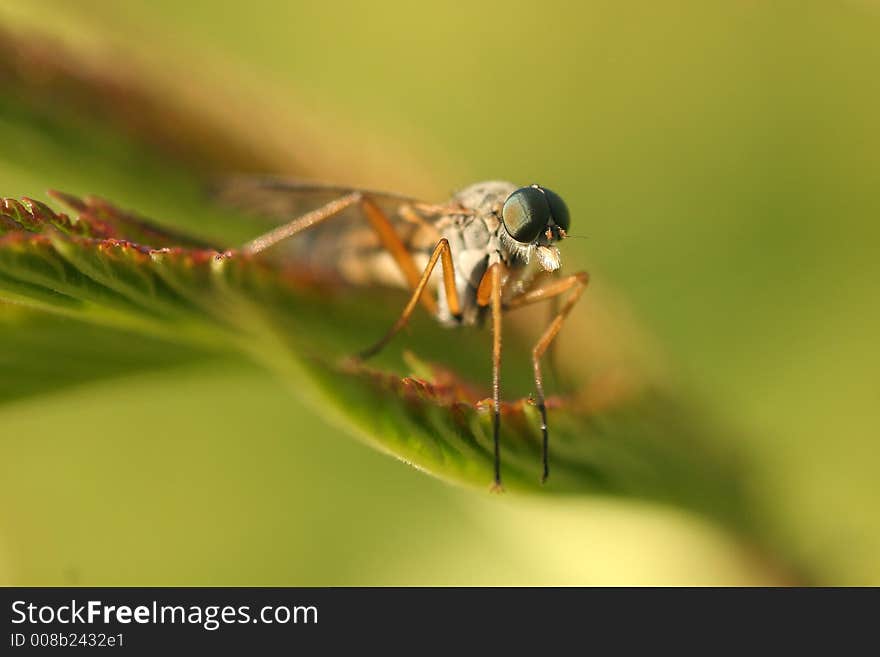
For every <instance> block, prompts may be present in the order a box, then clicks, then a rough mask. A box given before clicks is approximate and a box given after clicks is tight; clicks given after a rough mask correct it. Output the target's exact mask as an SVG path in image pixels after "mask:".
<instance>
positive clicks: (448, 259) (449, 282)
mask: <svg viewBox="0 0 880 657" xmlns="http://www.w3.org/2000/svg"><path fill="white" fill-rule="evenodd" d="M438 260H440V261H441V263H442V265H443V286H444V288H445V290H446V299H447V302H448V304H449V312H450V313H452V315H453V316H455V317H457V316H459V315H460V314H461V305H460V304H459V301H458V291H457V290H456V289H455V266H454V265H453V264H452V253H451V250H450V248H449V242H448V241H447V240H446V238H445V237H444V238H441V239H440V241H439V242H437V246H436V247H434V251H433V253H431V257H430V259H429V260H428V264H427V266H426V267H425V270H424V271H423V272H422V275H421V277H420V278H419V280H418V281H417V282H416V285H415V289H414V290H413V293H412V296H410V298H409V301H408V302H407V304H406V307H404V309H403V312H402V313H400V317H398V318H397V321H396V322H394V325H393V326H392V327H391V328H390V329H389V330H388V332H387V333H386V334H385V335H383V336H382V338H381V339H380V340H379V341H378V342H376V343H375V344H373V345H371V346H369V347H367V348H366V349H364V350H363V351H361V352H360V353H359V354H358V355H357V357H356V359H357V360H365V359H367V358H369V357H370V356H374V355H376V354H377V353H379V351H381V350H382V347H384V346H385V345H386V344H388V342H389V341H390V340H391V338H393V337H394V336H395V335H397V333H398V332H399V331H400V329H402V328H403V327H404V326H406V323H407V322H408V321H409V318H410V316H411V315H412V314H413V311H414V310H415V308H416V304H417V303H418V302H419V299H426V298H428V297H425V296H424V295H423V293H424V291H425V287H426V286H427V285H428V280H429V279H430V278H431V273H432V272H433V271H434V267H435V266H436V265H437V261H438ZM431 301H432V302H433V301H434V300H433V299H431Z"/></svg>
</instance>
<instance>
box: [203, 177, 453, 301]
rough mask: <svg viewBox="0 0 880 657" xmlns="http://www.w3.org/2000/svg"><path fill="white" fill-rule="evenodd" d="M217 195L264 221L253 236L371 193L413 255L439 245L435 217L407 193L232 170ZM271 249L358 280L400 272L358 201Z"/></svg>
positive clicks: (392, 277)
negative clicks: (335, 202) (357, 194)
mask: <svg viewBox="0 0 880 657" xmlns="http://www.w3.org/2000/svg"><path fill="white" fill-rule="evenodd" d="M212 191H213V196H214V197H215V198H216V199H217V200H218V201H219V202H221V203H223V204H225V205H228V206H230V207H234V208H236V209H237V210H239V211H241V212H242V213H244V214H247V215H250V216H253V217H255V218H257V219H261V221H258V222H255V226H254V228H255V231H254V237H257V236H258V235H259V234H260V233H262V232H265V231H267V230H270V229H271V227H272V226H273V225H278V224H280V223H283V222H287V221H291V220H293V219H296V218H297V217H300V216H302V215H303V214H305V213H307V212H310V211H312V210H315V209H317V208H319V207H321V206H323V205H325V204H327V203H329V202H330V201H333V200H334V199H338V198H341V197H343V196H345V195H347V194H350V193H352V192H361V193H363V194H365V195H367V196H369V197H370V199H371V200H372V201H374V202H375V203H376V204H378V205H379V207H380V208H381V209H382V210H383V211H384V212H385V214H386V215H387V217H388V219H389V220H390V221H391V223H392V225H393V226H394V229H395V231H396V232H397V234H398V235H399V236H400V238H401V239H402V240H403V243H404V244H405V245H406V246H407V248H408V249H409V250H410V251H411V252H413V254H414V255H418V256H422V255H423V254H424V253H426V252H430V250H431V249H432V248H433V247H434V246H435V244H436V239H437V230H436V228H435V227H434V226H433V224H432V220H431V219H426V218H425V217H424V216H422V215H419V213H418V212H417V211H416V210H415V209H416V208H417V207H418V206H420V205H424V204H423V203H422V202H421V201H419V200H418V199H415V198H413V197H411V196H406V195H403V194H396V193H392V192H382V191H376V190H368V189H359V188H355V187H345V186H340V185H334V184H328V183H321V182H316V181H311V180H298V179H292V178H277V177H270V176H232V177H227V178H223V179H221V180H219V181H218V182H217V183H216V184H215V185H214V188H213V190H212ZM272 252H273V253H272V255H273V256H275V257H282V258H284V259H287V260H293V261H296V262H298V263H299V264H304V265H307V266H309V267H311V268H313V269H317V270H327V269H329V270H333V271H336V272H339V273H342V274H343V275H344V277H345V278H347V279H349V280H351V281H352V282H355V283H368V282H385V283H391V284H395V285H396V284H398V282H399V281H398V280H397V278H398V273H397V272H396V271H395V270H394V267H393V263H392V264H389V261H390V256H389V255H388V254H387V253H385V252H384V250H383V249H382V247H381V245H380V243H379V239H378V238H377V236H376V234H375V233H374V232H373V230H372V228H371V227H370V224H369V223H368V222H367V221H366V219H365V217H364V215H363V211H362V210H361V207H360V206H359V205H353V206H351V207H349V208H346V209H345V210H343V211H342V212H340V213H339V215H336V216H333V217H331V218H329V219H327V220H325V221H323V222H321V223H320V224H317V225H315V226H312V227H311V228H309V229H307V230H304V231H303V232H301V233H298V234H297V235H295V236H293V237H291V238H290V239H289V240H287V241H285V242H283V243H280V244H278V245H276V246H275V247H273V248H272Z"/></svg>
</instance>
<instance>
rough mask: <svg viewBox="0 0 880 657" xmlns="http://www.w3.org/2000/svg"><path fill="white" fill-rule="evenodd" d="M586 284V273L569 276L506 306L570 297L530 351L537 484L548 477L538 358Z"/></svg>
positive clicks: (544, 416) (515, 299) (546, 437)
mask: <svg viewBox="0 0 880 657" xmlns="http://www.w3.org/2000/svg"><path fill="white" fill-rule="evenodd" d="M589 281H590V276H589V274H587V272H580V273H577V274H572V275H571V276H566V277H565V278H560V279H559V280H557V281H554V282H553V283H550V284H548V285H545V286H543V287H539V288H536V289H534V290H529V291H528V292H524V293H522V294H520V295H519V296H517V297H514V298H513V299H511V300H510V301H509V302H508V304H507V306H506V308H507V309H513V308H519V307H522V306H527V305H529V304H532V303H538V302H539V301H546V300H551V299H557V298H558V297H560V296H561V295H563V294H565V293H566V292H569V291H571V294H570V295H569V296H568V299H566V301H565V303H564V304H563V305H562V308H561V309H560V310H559V312H558V313H557V314H556V316H555V317H554V318H553V320H552V321H551V322H550V324H549V325H548V326H547V328H546V329H545V330H544V333H543V335H541V337H540V338H539V339H538V342H537V343H535V346H534V347H533V348H532V367H533V369H534V374H535V392H536V397H537V399H536V401H537V403H538V410H539V411H540V412H541V437H542V445H541V456H542V461H543V466H544V471H543V474H542V476H541V483H544V482H546V481H547V477H548V476H549V474H550V468H549V461H548V444H549V440H548V432H547V406H546V404H545V401H544V378H543V376H542V374H541V357H542V356H543V355H544V352H546V351H547V349H548V348H549V346H550V345H551V344H552V343H553V339H554V338H555V337H556V334H557V333H559V330H560V329H561V328H562V324H563V322H564V321H565V318H566V317H567V316H568V314H569V313H570V312H571V309H572V308H573V307H574V304H575V303H577V301H578V299H580V297H581V294H583V292H584V289H586V287H587V283H589Z"/></svg>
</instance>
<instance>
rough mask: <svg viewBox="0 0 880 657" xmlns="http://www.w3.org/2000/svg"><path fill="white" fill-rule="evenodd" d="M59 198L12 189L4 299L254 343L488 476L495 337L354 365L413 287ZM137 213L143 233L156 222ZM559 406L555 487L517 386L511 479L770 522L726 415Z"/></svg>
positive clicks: (311, 381)
mask: <svg viewBox="0 0 880 657" xmlns="http://www.w3.org/2000/svg"><path fill="white" fill-rule="evenodd" d="M61 198H63V199H64V200H65V201H66V202H67V203H68V204H70V205H71V206H73V207H74V208H76V209H77V210H78V216H77V217H76V218H75V219H69V218H67V217H65V216H64V215H62V214H59V213H55V212H53V211H52V210H50V209H49V208H48V207H47V206H44V205H42V204H37V203H34V202H32V201H28V200H24V201H22V202H21V203H17V202H15V201H14V200H12V199H4V200H3V203H2V206H0V208H2V209H0V218H2V219H3V220H4V221H5V224H4V225H6V226H8V227H9V228H8V229H7V232H6V234H5V235H3V236H2V237H0V299H5V300H7V301H10V302H14V303H17V304H23V305H31V306H33V307H35V308H39V309H41V310H48V311H50V312H56V313H58V314H60V315H63V316H66V317H71V318H76V319H78V320H80V321H82V322H86V323H92V324H97V325H103V326H105V327H109V328H112V329H125V330H127V331H136V332H137V333H139V334H142V335H143V336H144V339H145V340H148V341H155V340H160V341H161V342H163V343H169V344H175V345H182V346H184V345H190V346H193V347H195V348H197V349H198V350H200V352H201V353H214V352H216V353H227V354H232V355H235V354H244V355H247V356H248V357H250V358H253V359H255V360H256V361H258V362H260V363H262V364H264V365H265V366H266V367H267V369H268V370H270V371H273V372H274V373H275V374H276V375H277V376H279V377H281V379H282V380H283V381H284V382H285V383H286V384H287V385H288V386H289V387H290V388H291V390H292V392H293V393H294V394H297V395H299V396H301V397H303V398H305V399H307V400H309V401H311V403H312V405H313V407H314V408H315V409H316V410H318V411H319V412H321V413H323V414H325V415H326V416H328V417H330V418H331V419H334V420H335V421H337V422H340V423H342V424H344V425H345V426H346V427H347V428H348V429H349V430H351V431H352V432H353V433H355V434H356V435H358V436H359V437H361V438H362V439H363V440H364V441H365V442H367V443H368V444H370V445H372V446H373V447H375V448H377V449H379V450H381V451H384V452H386V453H388V454H391V455H393V456H395V457H396V458H399V459H401V460H403V461H405V462H407V463H409V464H411V465H412V466H414V467H416V468H418V469H420V470H423V471H425V472H427V473H429V474H432V475H434V476H437V477H440V478H442V479H444V480H446V481H449V482H454V483H457V484H463V485H467V486H475V487H478V488H482V489H488V486H489V483H490V482H491V480H492V463H493V456H492V438H491V435H492V432H491V412H490V410H491V402H490V401H489V400H488V399H486V397H487V396H488V394H487V393H488V389H487V386H486V384H485V382H484V380H481V378H483V377H485V374H486V373H487V371H486V369H485V367H486V366H488V352H487V350H486V349H485V347H486V344H485V342H484V341H483V340H480V339H477V338H482V337H483V336H474V335H470V336H465V337H464V339H463V338H462V337H461V336H452V337H451V338H450V339H449V341H447V342H445V343H444V342H443V340H440V341H439V344H438V339H437V338H438V336H437V335H436V334H435V335H431V338H430V342H431V343H432V344H433V349H429V348H427V345H428V340H426V339H425V338H424V337H420V336H419V335H417V331H425V332H427V331H428V330H429V329H430V330H432V331H434V332H435V333H436V332H437V330H438V329H436V328H435V327H430V326H429V325H427V324H426V323H425V322H423V321H422V322H416V327H415V329H416V330H414V331H412V332H411V334H410V335H409V336H406V337H405V338H402V339H401V340H400V341H401V342H405V343H406V347H407V349H413V350H415V351H416V353H419V355H416V353H412V352H407V353H406V355H405V359H404V361H405V362H404V364H401V362H400V361H399V360H398V359H397V358H396V356H395V355H394V354H390V355H388V356H386V357H385V359H384V360H382V361H381V363H382V365H383V367H381V368H375V367H365V366H355V365H352V364H350V363H349V362H348V361H347V360H346V359H345V358H344V357H345V356H346V355H347V354H348V353H350V352H351V351H353V350H355V349H357V348H358V347H360V346H363V344H365V343H368V342H369V341H370V338H371V337H373V336H376V335H380V334H381V332H382V330H383V328H384V327H385V326H386V325H387V323H388V321H389V320H390V319H391V318H392V317H393V316H394V313H395V311H396V308H399V305H397V306H395V305H394V302H398V303H399V301H400V300H401V298H400V297H399V296H397V295H393V294H389V293H382V292H379V291H369V290H367V291H363V290H352V289H349V288H345V287H341V286H340V285H339V283H338V282H332V281H326V280H321V279H316V278H314V277H313V275H312V274H311V273H310V272H308V271H304V270H298V269H296V268H294V267H292V266H289V265H281V264H278V263H273V262H268V261H263V260H260V259H257V258H253V257H248V256H245V255H243V254H240V253H236V252H219V251H215V250H211V249H206V248H203V247H200V246H192V245H181V246H162V247H158V248H154V247H151V246H145V245H142V244H139V243H136V242H133V241H130V240H129V239H127V237H128V234H127V233H128V230H129V224H128V223H126V221H124V220H123V219H125V218H130V217H131V215H129V214H128V213H124V212H122V211H120V210H117V209H116V208H115V207H113V206H112V205H110V204H109V203H107V202H105V201H99V200H96V199H88V200H84V201H83V200H79V199H75V198H72V197H69V196H62V197H61ZM132 225H133V226H134V227H135V228H136V229H139V230H141V234H142V235H143V234H144V233H143V230H142V225H143V224H142V222H140V220H139V221H138V222H137V223H135V224H132ZM148 232H149V233H150V235H151V236H152V237H153V238H154V239H155V240H156V241H157V243H161V244H168V243H170V242H171V241H173V240H174V239H177V237H178V236H175V235H173V234H172V233H166V232H165V231H164V230H163V229H161V228H159V227H158V226H154V225H152V224H150V229H149V231H148ZM98 234H100V235H101V237H96V236H94V235H98ZM180 240H181V241H182V242H185V243H188V244H193V243H195V241H194V240H188V239H187V238H185V237H183V236H180ZM447 333H448V332H447ZM446 337H449V336H446ZM419 345H423V346H425V352H426V353H427V354H428V355H429V356H430V357H434V356H437V355H438V353H437V352H438V350H439V351H441V352H443V353H447V354H450V355H451V357H450V358H449V359H448V360H449V362H450V363H452V365H451V366H450V365H448V364H446V365H444V366H442V367H441V366H438V365H434V364H431V363H430V362H427V361H425V360H423V359H422V357H421V353H420V352H419ZM507 345H508V346H507V349H508V352H509V353H511V354H517V353H525V350H524V349H523V348H522V342H521V338H520V339H518V338H517V336H516V335H515V334H514V335H513V336H511V338H510V340H509V342H508V343H507ZM511 360H513V359H511ZM521 360H524V359H521ZM451 367H455V369H454V370H453V369H450V368H451ZM508 370H509V371H508ZM508 370H505V373H506V374H509V375H510V379H509V380H510V381H511V383H510V386H509V389H522V388H523V387H524V385H525V384H526V382H527V381H528V377H527V374H526V372H525V371H523V370H522V369H519V370H518V369H517V367H516V366H513V365H512V366H511V367H510V368H508ZM400 371H404V372H410V373H411V375H403V376H401V375H400V374H397V373H395V372H400ZM548 407H549V413H550V423H551V431H552V434H551V435H552V438H551V440H552V443H551V444H552V448H551V449H552V474H551V479H550V481H549V483H548V484H546V485H544V486H542V485H541V484H540V445H541V434H540V429H539V426H540V422H539V418H538V416H537V412H536V409H535V407H534V406H533V405H532V404H531V402H530V400H529V399H528V398H527V397H523V398H519V399H516V398H511V397H508V400H507V401H506V402H505V404H504V406H503V408H502V417H503V424H502V427H503V428H502V464H503V466H502V467H503V476H504V482H505V486H506V488H507V489H508V490H511V491H532V492H541V493H545V494H546V493H589V494H602V495H611V496H619V497H628V498H638V499H644V500H651V501H656V502H662V503H667V504H671V505H674V506H677V507H681V508H687V509H690V510H693V511H695V512H698V513H700V514H702V515H705V516H707V517H711V518H714V519H715V520H718V521H721V522H722V523H723V524H724V525H726V526H728V527H730V528H733V529H736V530H738V531H741V532H743V533H745V534H746V535H752V536H753V537H756V538H757V537H759V536H760V535H761V533H762V528H761V519H760V517H759V516H757V515H755V513H754V508H755V507H754V504H753V501H752V500H750V499H749V495H748V494H747V491H746V489H745V487H744V485H743V484H744V479H743V476H742V474H743V470H742V464H741V463H740V462H739V461H738V459H737V458H736V457H735V455H734V454H732V453H731V452H730V450H729V449H726V448H724V447H723V444H724V443H722V442H720V441H718V440H717V439H712V438H710V437H711V436H717V435H718V432H717V430H716V428H715V427H712V426H711V424H710V423H709V422H707V421H705V419H703V418H700V417H699V416H698V415H697V414H695V413H693V412H692V411H689V410H688V409H687V408H686V407H684V406H683V405H681V404H680V403H678V402H677V401H675V400H674V399H673V398H672V397H671V396H670V395H669V394H667V393H665V392H663V391H662V389H660V388H658V387H656V386H648V385H646V384H641V385H636V386H633V385H629V384H627V385H621V384H620V383H619V382H615V379H614V377H613V376H611V375H609V374H608V373H607V372H606V373H605V374H604V375H603V374H602V373H601V372H600V373H595V374H594V375H593V376H591V377H589V378H588V379H587V380H585V381H582V382H580V383H579V384H577V385H576V386H575V389H574V392H572V393H570V394H567V395H563V396H558V397H552V398H550V399H549V400H548Z"/></svg>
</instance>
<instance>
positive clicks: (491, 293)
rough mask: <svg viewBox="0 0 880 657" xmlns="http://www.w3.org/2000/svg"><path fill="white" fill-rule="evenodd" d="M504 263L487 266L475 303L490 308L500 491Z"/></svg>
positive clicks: (494, 431)
mask: <svg viewBox="0 0 880 657" xmlns="http://www.w3.org/2000/svg"><path fill="white" fill-rule="evenodd" d="M503 274H504V265H502V264H501V263H499V262H496V263H494V264H492V265H490V266H489V268H488V269H487V270H486V273H485V274H483V279H482V280H481V281H480V286H479V289H478V290H477V303H478V304H479V305H481V306H491V310H492V411H493V413H494V415H493V416H492V445H493V448H494V456H495V459H494V460H495V480H494V482H493V484H492V490H494V491H501V490H503V488H502V487H501V442H500V439H499V434H500V432H501V310H502V307H501V292H502V289H503V286H504V275H503Z"/></svg>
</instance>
